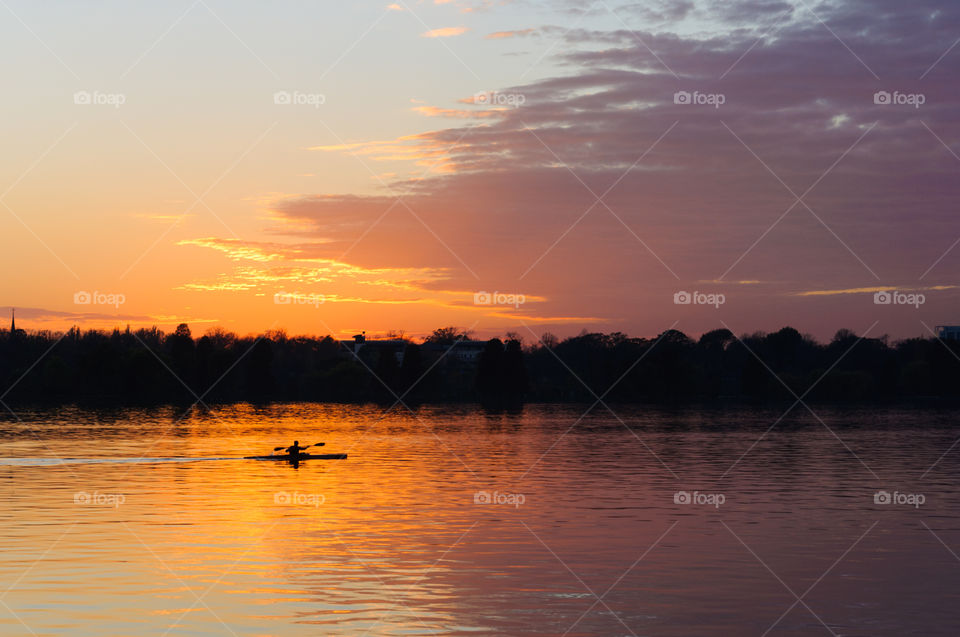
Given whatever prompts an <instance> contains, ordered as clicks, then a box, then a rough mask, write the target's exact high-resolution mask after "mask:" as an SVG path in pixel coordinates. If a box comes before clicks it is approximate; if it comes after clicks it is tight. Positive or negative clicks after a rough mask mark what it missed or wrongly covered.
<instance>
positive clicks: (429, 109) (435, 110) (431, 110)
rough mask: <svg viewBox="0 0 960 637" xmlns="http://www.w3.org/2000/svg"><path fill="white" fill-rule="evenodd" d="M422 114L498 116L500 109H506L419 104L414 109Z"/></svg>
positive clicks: (471, 117)
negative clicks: (470, 108)
mask: <svg viewBox="0 0 960 637" xmlns="http://www.w3.org/2000/svg"><path fill="white" fill-rule="evenodd" d="M413 110H414V111H416V112H418V113H420V114H421V115H426V116H427V117H458V118H461V119H477V118H484V117H498V116H499V115H500V114H501V113H500V111H502V110H504V109H491V110H486V111H465V110H460V109H456V108H440V107H438V106H417V107H416V108H414V109H413Z"/></svg>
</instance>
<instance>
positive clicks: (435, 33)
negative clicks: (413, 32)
mask: <svg viewBox="0 0 960 637" xmlns="http://www.w3.org/2000/svg"><path fill="white" fill-rule="evenodd" d="M469 30H470V29H468V28H467V27H443V28H440V29H431V30H429V31H425V32H423V33H421V34H420V37H421V38H452V37H454V36H457V35H463V34H464V33H466V32H467V31H469Z"/></svg>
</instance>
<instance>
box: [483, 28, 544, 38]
mask: <svg viewBox="0 0 960 637" xmlns="http://www.w3.org/2000/svg"><path fill="white" fill-rule="evenodd" d="M535 32H536V29H532V28H531V29H519V30H517V31H497V32H495V33H491V34H489V35H487V36H485V39H487V40H502V39H504V38H521V37H524V36H527V35H532V34H533V33H535Z"/></svg>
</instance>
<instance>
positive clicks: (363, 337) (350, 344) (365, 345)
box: [340, 332, 407, 365]
mask: <svg viewBox="0 0 960 637" xmlns="http://www.w3.org/2000/svg"><path fill="white" fill-rule="evenodd" d="M406 349H407V341H405V340H403V339H402V338H391V339H384V340H369V341H368V340H367V333H366V332H362V333H360V334H354V335H353V338H352V339H350V340H344V341H340V355H341V357H343V358H347V359H353V358H354V356H360V352H361V350H375V351H377V352H380V351H383V350H392V351H393V355H394V356H395V357H396V359H397V364H398V365H400V364H402V363H403V354H404V351H406Z"/></svg>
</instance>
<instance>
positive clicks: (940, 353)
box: [526, 327, 960, 402]
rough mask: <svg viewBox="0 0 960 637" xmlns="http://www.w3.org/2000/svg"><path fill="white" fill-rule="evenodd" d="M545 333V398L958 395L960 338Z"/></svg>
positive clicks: (540, 383)
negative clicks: (822, 340) (822, 339)
mask: <svg viewBox="0 0 960 637" xmlns="http://www.w3.org/2000/svg"><path fill="white" fill-rule="evenodd" d="M543 341H544V345H543V346H541V347H537V348H534V349H532V350H530V351H528V353H527V356H526V366H527V368H528V370H529V372H528V373H529V375H530V384H531V387H532V392H531V394H530V396H529V397H530V398H531V399H532V400H537V401H560V402H562V401H593V400H595V397H594V393H595V394H596V395H598V396H602V395H603V394H604V392H607V391H608V390H609V393H608V394H607V395H606V397H605V398H604V400H607V401H623V402H644V401H651V402H672V401H678V400H687V401H690V400H699V401H712V400H718V399H735V400H749V401H784V400H787V401H790V400H794V399H795V396H800V397H802V396H804V395H805V394H806V397H805V398H804V400H818V401H843V402H859V401H878V400H889V399H913V398H948V399H956V398H960V342H957V341H941V340H939V339H936V338H929V339H923V338H914V339H908V340H904V341H899V342H896V343H893V344H891V343H889V342H888V339H887V337H880V338H863V339H861V338H859V337H858V336H857V335H855V334H854V333H853V332H851V331H849V330H840V331H838V332H837V333H836V335H835V336H834V338H833V340H831V341H830V342H829V343H825V344H824V343H818V342H817V341H815V340H814V339H813V338H812V337H810V336H806V335H802V334H800V332H798V331H797V330H795V329H794V328H792V327H785V328H783V329H781V330H779V331H777V332H773V333H770V334H765V333H755V334H752V335H745V336H741V337H739V338H737V337H736V336H734V334H733V333H731V332H730V331H729V330H726V329H719V330H714V331H712V332H708V333H706V334H704V335H703V336H701V337H700V339H699V340H693V339H691V338H689V337H687V336H686V335H685V334H683V333H682V332H679V331H677V330H669V331H667V332H664V333H663V334H660V335H659V336H658V337H656V338H652V339H644V338H630V337H628V336H626V335H625V334H621V333H613V334H581V335H580V336H576V337H573V338H568V339H566V340H563V341H561V342H557V341H556V339H553V338H552V337H550V336H549V335H547V336H545V337H544V339H543ZM561 361H562V362H561ZM568 368H569V369H568ZM581 381H582V382H581ZM587 387H589V389H588V388H587ZM591 390H592V392H591ZM791 392H792V393H791ZM807 392H809V393H807Z"/></svg>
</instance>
